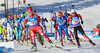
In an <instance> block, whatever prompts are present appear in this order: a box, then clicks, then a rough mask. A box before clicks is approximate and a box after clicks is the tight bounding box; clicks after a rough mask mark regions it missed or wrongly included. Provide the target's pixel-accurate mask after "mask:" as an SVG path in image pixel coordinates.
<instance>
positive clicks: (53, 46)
mask: <svg viewBox="0 0 100 53" xmlns="http://www.w3.org/2000/svg"><path fill="white" fill-rule="evenodd" d="M51 47H54V48H58V49H63V48H62V47H59V46H51Z"/></svg>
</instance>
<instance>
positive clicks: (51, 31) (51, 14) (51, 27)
mask: <svg viewBox="0 0 100 53" xmlns="http://www.w3.org/2000/svg"><path fill="white" fill-rule="evenodd" d="M52 13H53V10H51V17H52ZM51 33H52V21H51Z"/></svg>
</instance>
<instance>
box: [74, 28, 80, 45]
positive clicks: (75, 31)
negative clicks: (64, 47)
mask: <svg viewBox="0 0 100 53" xmlns="http://www.w3.org/2000/svg"><path fill="white" fill-rule="evenodd" d="M74 34H75V38H76V42H77V45H78V47H80V42H79V40H78V36H77V27H74Z"/></svg>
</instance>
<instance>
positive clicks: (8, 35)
mask: <svg viewBox="0 0 100 53" xmlns="http://www.w3.org/2000/svg"><path fill="white" fill-rule="evenodd" d="M8 40H10V28H9V27H7V42H8Z"/></svg>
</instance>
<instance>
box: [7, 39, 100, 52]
mask: <svg viewBox="0 0 100 53" xmlns="http://www.w3.org/2000/svg"><path fill="white" fill-rule="evenodd" d="M50 39H51V40H52V41H53V43H54V44H55V45H57V46H60V47H62V46H61V45H60V43H55V42H54V37H51V38H50ZM91 39H92V40H93V42H95V43H96V44H98V45H100V42H99V40H100V38H91ZM36 42H37V50H38V51H37V52H32V53H99V52H100V46H92V45H91V44H90V43H89V42H80V43H81V47H80V48H77V45H70V44H68V42H66V44H65V43H64V46H63V47H62V48H63V49H58V48H52V47H51V48H50V49H48V48H42V46H41V45H40V43H38V41H36ZM58 42H59V40H58ZM74 42H75V43H76V41H75V40H74ZM44 44H45V45H46V46H47V47H50V44H49V43H48V42H47V41H46V40H45V41H44ZM14 46H15V48H14V51H11V52H7V53H30V52H29V51H31V49H30V48H31V47H29V46H25V44H24V46H20V45H16V41H14Z"/></svg>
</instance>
